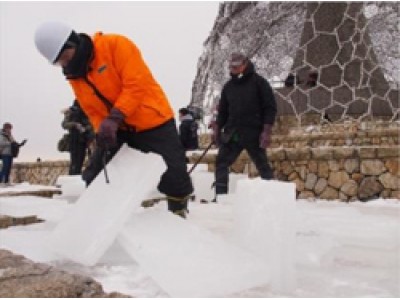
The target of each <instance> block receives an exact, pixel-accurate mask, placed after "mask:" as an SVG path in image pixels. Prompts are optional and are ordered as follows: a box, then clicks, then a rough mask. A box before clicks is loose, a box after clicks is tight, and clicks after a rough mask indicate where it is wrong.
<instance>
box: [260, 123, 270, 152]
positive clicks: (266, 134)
mask: <svg viewBox="0 0 400 300" xmlns="http://www.w3.org/2000/svg"><path fill="white" fill-rule="evenodd" d="M271 132H272V125H271V124H264V128H263V131H262V132H261V134H260V148H263V149H265V148H267V147H268V146H269V144H270V143H271Z"/></svg>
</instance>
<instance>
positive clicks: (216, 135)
mask: <svg viewBox="0 0 400 300" xmlns="http://www.w3.org/2000/svg"><path fill="white" fill-rule="evenodd" d="M211 128H212V133H211V140H212V141H213V142H214V145H215V146H219V145H220V136H221V131H220V129H219V126H218V125H217V124H216V123H214V124H212V127H211Z"/></svg>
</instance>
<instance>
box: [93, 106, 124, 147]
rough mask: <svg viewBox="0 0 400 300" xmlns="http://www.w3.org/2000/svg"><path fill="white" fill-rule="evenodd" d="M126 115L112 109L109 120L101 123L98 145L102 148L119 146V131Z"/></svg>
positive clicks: (106, 119)
mask: <svg viewBox="0 0 400 300" xmlns="http://www.w3.org/2000/svg"><path fill="white" fill-rule="evenodd" d="M124 119H125V116H124V114H123V113H122V112H121V111H120V110H119V109H117V108H112V109H111V111H110V114H109V115H108V117H107V118H105V119H104V120H103V122H101V124H100V127H99V131H98V133H97V145H98V146H99V147H100V148H113V147H115V146H117V130H118V127H119V125H121V123H122V122H123V121H124Z"/></svg>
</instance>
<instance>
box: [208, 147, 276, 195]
mask: <svg viewBox="0 0 400 300" xmlns="http://www.w3.org/2000/svg"><path fill="white" fill-rule="evenodd" d="M243 149H246V150H247V153H248V154H249V156H250V158H251V160H252V161H253V162H254V164H255V165H256V168H257V170H258V172H259V173H260V176H261V178H263V179H272V178H273V172H272V169H271V167H270V165H269V163H268V158H267V154H266V151H265V149H262V148H260V147H259V146H258V140H257V141H254V142H253V143H247V144H244V143H241V142H240V141H237V142H234V141H229V142H228V143H225V144H222V145H220V148H219V151H218V155H217V159H216V166H215V193H216V194H217V195H218V194H227V193H228V184H229V167H230V166H231V165H232V164H233V163H234V162H235V160H236V158H237V157H238V156H239V155H240V153H241V152H242V151H243Z"/></svg>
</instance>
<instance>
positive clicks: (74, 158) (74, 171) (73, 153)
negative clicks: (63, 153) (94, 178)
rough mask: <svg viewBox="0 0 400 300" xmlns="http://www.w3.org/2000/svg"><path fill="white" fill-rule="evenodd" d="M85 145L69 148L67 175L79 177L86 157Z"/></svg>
mask: <svg viewBox="0 0 400 300" xmlns="http://www.w3.org/2000/svg"><path fill="white" fill-rule="evenodd" d="M86 148H87V146H86V143H79V144H77V145H74V146H73V147H72V145H71V146H70V149H71V150H70V165H69V175H79V174H81V173H82V166H83V162H84V161H85V157H86Z"/></svg>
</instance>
